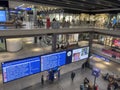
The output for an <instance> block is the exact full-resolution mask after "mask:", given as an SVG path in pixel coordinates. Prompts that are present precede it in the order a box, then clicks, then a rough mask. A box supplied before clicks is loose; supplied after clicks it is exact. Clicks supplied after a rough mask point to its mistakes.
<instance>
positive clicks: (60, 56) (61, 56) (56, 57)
mask: <svg viewBox="0 0 120 90" xmlns="http://www.w3.org/2000/svg"><path fill="white" fill-rule="evenodd" d="M65 63H66V51H63V52H57V53H53V54H48V55H43V56H41V71H45V70H49V69H52V68H55V67H59V66H62V65H65Z"/></svg>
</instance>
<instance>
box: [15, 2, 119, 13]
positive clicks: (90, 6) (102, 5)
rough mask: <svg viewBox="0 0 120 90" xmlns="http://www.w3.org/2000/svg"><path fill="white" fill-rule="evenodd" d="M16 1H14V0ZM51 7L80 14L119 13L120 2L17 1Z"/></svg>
mask: <svg viewBox="0 0 120 90" xmlns="http://www.w3.org/2000/svg"><path fill="white" fill-rule="evenodd" d="M15 1H16V0H15ZM19 1H27V2H34V3H39V4H46V5H53V6H58V7H62V8H64V9H69V10H77V11H80V12H115V11H116V12H119V11H120V0H19Z"/></svg>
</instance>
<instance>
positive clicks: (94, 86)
mask: <svg viewBox="0 0 120 90" xmlns="http://www.w3.org/2000/svg"><path fill="white" fill-rule="evenodd" d="M95 84H96V76H95V78H94V86H93V88H94V90H95Z"/></svg>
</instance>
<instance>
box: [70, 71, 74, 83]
mask: <svg viewBox="0 0 120 90" xmlns="http://www.w3.org/2000/svg"><path fill="white" fill-rule="evenodd" d="M74 78H75V73H74V72H72V73H71V80H72V82H73V80H74Z"/></svg>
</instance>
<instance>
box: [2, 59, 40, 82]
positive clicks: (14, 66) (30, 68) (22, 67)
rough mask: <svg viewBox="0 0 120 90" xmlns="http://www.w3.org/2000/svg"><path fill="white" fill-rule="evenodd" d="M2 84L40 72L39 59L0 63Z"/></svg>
mask: <svg viewBox="0 0 120 90" xmlns="http://www.w3.org/2000/svg"><path fill="white" fill-rule="evenodd" d="M2 71H3V82H9V81H12V80H15V79H18V78H21V77H24V76H28V75H32V74H35V73H39V72H40V57H31V58H26V59H21V60H16V61H11V62H4V63H2Z"/></svg>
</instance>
